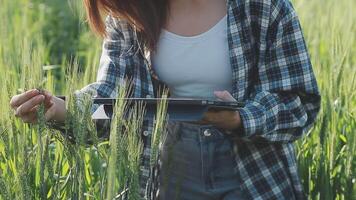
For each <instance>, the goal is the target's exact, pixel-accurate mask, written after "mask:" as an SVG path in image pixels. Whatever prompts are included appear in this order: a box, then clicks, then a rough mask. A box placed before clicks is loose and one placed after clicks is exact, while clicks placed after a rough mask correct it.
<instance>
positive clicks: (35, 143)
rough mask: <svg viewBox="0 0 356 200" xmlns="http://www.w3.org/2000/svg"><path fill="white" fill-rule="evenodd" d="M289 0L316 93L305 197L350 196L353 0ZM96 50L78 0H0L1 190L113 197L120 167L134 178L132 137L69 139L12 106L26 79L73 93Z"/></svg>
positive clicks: (13, 194) (302, 156)
mask: <svg viewBox="0 0 356 200" xmlns="http://www.w3.org/2000/svg"><path fill="white" fill-rule="evenodd" d="M293 5H294V7H295V9H296V10H297V13H298V15H299V18H300V21H301V24H302V27H303V31H304V35H305V39H306V41H307V44H308V48H309V52H310V55H311V59H312V63H313V69H314V72H315V74H316V77H317V80H318V85H319V87H320V91H321V94H322V109H321V112H320V114H319V116H318V120H317V123H316V125H315V126H314V127H313V128H312V130H311V132H310V133H309V134H308V135H306V136H305V137H304V138H303V139H301V140H299V141H298V142H297V143H296V148H297V150H298V155H297V156H298V164H299V170H300V175H301V177H302V180H303V186H304V189H305V191H306V192H307V193H308V194H309V198H310V199H323V200H324V199H356V186H355V181H356V177H355V176H356V159H355V145H356V136H355V134H356V97H355V96H356V92H355V91H356V56H355V55H356V40H355V39H356V13H355V10H356V3H355V1H353V0H294V1H293ZM100 53H101V40H100V39H99V38H96V37H95V36H94V35H93V34H92V33H91V32H90V31H89V29H88V27H87V24H86V23H85V21H84V12H83V8H82V5H81V1H79V0H77V1H75V0H71V1H64V0H0V94H1V95H0V113H1V114H0V199H24V200H27V199H47V198H48V199H104V198H108V199H112V197H115V196H117V194H119V193H120V192H121V190H122V189H123V188H125V185H124V184H123V183H124V182H125V180H126V179H125V180H124V178H123V177H125V178H128V179H130V180H135V177H137V174H136V173H135V172H136V171H135V170H136V169H137V166H136V165H135V164H137V162H136V161H135V160H134V159H130V158H137V155H136V153H137V150H136V151H135V148H136V147H140V144H139V143H138V142H137V141H136V140H135V138H124V139H123V140H125V141H129V143H127V144H126V145H127V146H125V147H126V148H121V147H122V145H123V144H122V143H120V142H118V139H120V138H113V137H110V141H97V140H95V139H96V138H95V136H92V135H91V137H93V138H94V141H95V145H93V146H88V147H85V146H84V145H80V142H79V144H76V145H73V144H70V143H68V142H67V141H66V140H65V139H63V137H61V135H60V134H58V132H57V131H53V130H49V129H47V128H46V127H45V126H44V125H43V123H40V124H39V125H37V126H30V125H28V124H24V123H22V122H21V121H20V120H18V119H16V118H15V117H14V116H13V111H12V110H11V109H10V106H9V101H10V98H11V96H13V95H15V94H17V93H19V92H22V91H24V90H26V89H29V88H34V87H42V88H45V89H47V90H49V91H51V92H53V93H54V94H56V95H62V94H68V95H69V94H70V93H71V92H73V90H75V89H80V88H82V87H83V86H85V85H86V84H88V83H90V82H93V81H94V80H95V78H96V73H97V69H98V62H99V58H100ZM81 114H83V113H81ZM84 114H85V113H84ZM73 117H74V118H75V113H74V114H73ZM81 117H82V116H81ZM78 118H80V117H78ZM78 118H77V119H76V120H77V121H79V122H80V123H81V124H86V121H85V118H80V119H78ZM88 124H90V123H88ZM88 126H90V125H88ZM81 128H83V127H77V129H78V130H82V129H81ZM79 132H80V131H79ZM83 132H84V131H83ZM86 134H91V133H86ZM79 136H83V135H79ZM121 139H122V138H121ZM130 142H131V143H130ZM115 145H118V146H115ZM120 145H121V146H120ZM130 145H131V146H130ZM110 146H111V149H115V150H116V151H115V152H114V156H112V153H111V154H110ZM111 152H113V151H112V150H111ZM115 153H121V154H120V155H126V156H127V157H126V158H127V159H125V160H122V156H116V157H115ZM135 156H136V157H135ZM120 159H121V160H120ZM109 160H113V162H117V163H119V164H120V167H118V171H117V170H116V171H115V170H114V175H115V174H116V175H120V177H117V178H115V177H116V176H110V175H113V174H112V171H113V169H111V168H114V167H110V166H114V165H112V163H113V162H111V165H110V162H109ZM127 163H129V165H127ZM127 166H128V167H127ZM122 169H127V170H126V171H125V170H122ZM120 170H121V171H120ZM130 170H131V171H130ZM127 171H130V173H129V172H127ZM108 174H109V175H108ZM113 177H114V178H113ZM131 182H132V184H135V181H131ZM135 186H137V184H136V185H135ZM135 194H137V191H134V190H133V191H132V192H131V193H130V197H129V198H130V199H135V197H136V196H135Z"/></svg>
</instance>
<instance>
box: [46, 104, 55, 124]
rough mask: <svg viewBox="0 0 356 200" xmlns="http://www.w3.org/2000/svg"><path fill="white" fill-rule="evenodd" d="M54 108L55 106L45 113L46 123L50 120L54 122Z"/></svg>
mask: <svg viewBox="0 0 356 200" xmlns="http://www.w3.org/2000/svg"><path fill="white" fill-rule="evenodd" d="M54 107H55V106H52V107H50V108H49V109H48V110H47V112H46V113H45V119H46V121H49V120H52V118H53V116H54V113H55V112H54Z"/></svg>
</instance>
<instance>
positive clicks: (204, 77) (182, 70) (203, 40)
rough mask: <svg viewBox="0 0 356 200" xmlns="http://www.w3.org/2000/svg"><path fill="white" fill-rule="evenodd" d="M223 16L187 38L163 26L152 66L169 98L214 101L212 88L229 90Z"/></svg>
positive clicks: (230, 81) (227, 52) (230, 76)
mask: <svg viewBox="0 0 356 200" xmlns="http://www.w3.org/2000/svg"><path fill="white" fill-rule="evenodd" d="M226 18H227V17H226V15H225V17H224V18H223V19H221V20H220V21H219V22H218V23H217V24H215V25H214V26H213V27H212V28H211V29H210V30H208V31H206V32H204V33H202V34H199V35H196V36H191V37H186V36H180V35H177V34H174V33H171V32H169V31H167V30H165V29H163V30H162V33H161V35H160V38H159V41H158V43H157V45H158V46H157V52H156V53H155V54H152V56H151V59H152V66H153V68H154V71H155V72H156V74H157V76H158V77H159V79H160V80H162V81H163V82H164V83H165V84H166V85H167V86H168V87H169V89H170V93H171V97H175V98H195V99H212V100H217V98H216V97H215V95H214V93H213V92H214V90H228V91H229V92H230V93H231V92H232V91H231V89H232V72H231V66H230V60H229V48H228V41H227V33H226V28H227V21H226Z"/></svg>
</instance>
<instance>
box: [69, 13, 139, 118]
mask: <svg viewBox="0 0 356 200" xmlns="http://www.w3.org/2000/svg"><path fill="white" fill-rule="evenodd" d="M105 25H106V32H107V36H106V37H105V38H104V40H103V44H102V54H101V57H100V63H99V69H98V73H97V78H96V81H95V82H93V83H90V84H88V85H86V86H85V87H83V88H82V89H80V90H76V91H75V92H74V94H75V96H76V99H77V101H78V105H82V103H81V101H82V100H83V99H84V98H83V95H90V96H92V97H105V98H115V97H117V95H118V90H119V86H120V85H122V82H123V81H124V77H126V76H127V75H128V74H127V73H129V70H126V66H127V57H128V56H131V55H132V52H133V43H132V38H131V36H129V35H128V34H131V31H130V30H129V29H130V27H129V25H128V23H126V22H123V21H120V20H118V19H116V18H113V17H112V16H110V15H109V16H108V17H106V20H105ZM98 107H99V105H97V104H93V107H92V113H93V112H95V110H96V109H97V108H98Z"/></svg>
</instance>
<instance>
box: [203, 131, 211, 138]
mask: <svg viewBox="0 0 356 200" xmlns="http://www.w3.org/2000/svg"><path fill="white" fill-rule="evenodd" d="M210 135H211V132H210V130H209V129H205V130H204V136H207V137H208V136H210Z"/></svg>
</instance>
